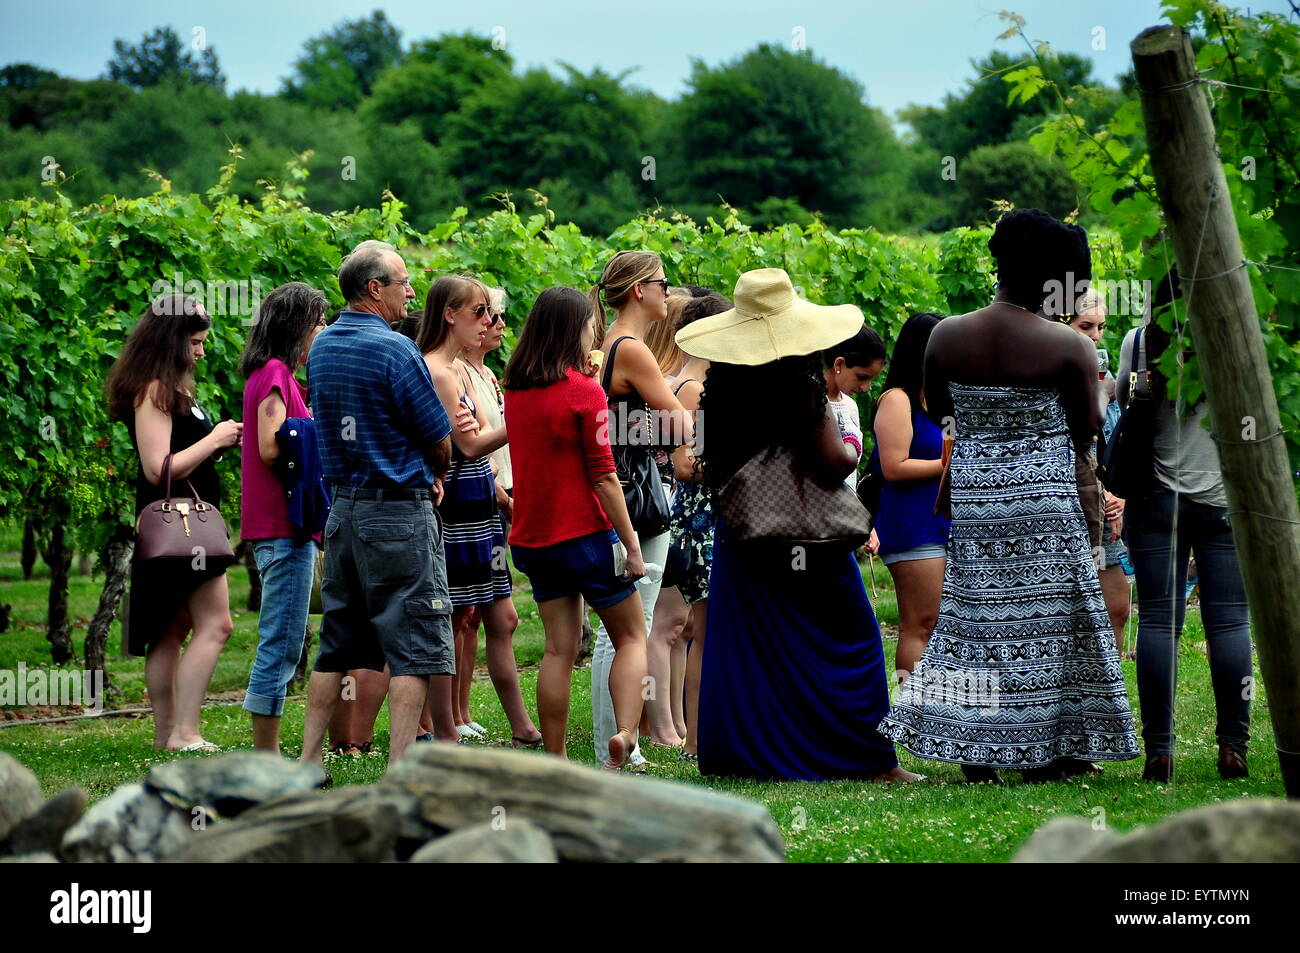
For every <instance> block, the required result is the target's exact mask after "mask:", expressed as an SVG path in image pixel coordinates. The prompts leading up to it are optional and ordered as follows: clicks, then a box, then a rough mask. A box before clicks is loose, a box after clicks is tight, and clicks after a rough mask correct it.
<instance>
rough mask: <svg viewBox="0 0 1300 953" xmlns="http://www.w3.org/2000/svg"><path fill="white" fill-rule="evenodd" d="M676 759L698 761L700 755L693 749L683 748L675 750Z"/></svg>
mask: <svg viewBox="0 0 1300 953" xmlns="http://www.w3.org/2000/svg"><path fill="white" fill-rule="evenodd" d="M677 760H678V761H688V762H694V761H699V760H700V756H699V755H698V754H696V753H695V752H693V751H687V750H686V749H685V748H683V749H682V750H681V751H678V752H677Z"/></svg>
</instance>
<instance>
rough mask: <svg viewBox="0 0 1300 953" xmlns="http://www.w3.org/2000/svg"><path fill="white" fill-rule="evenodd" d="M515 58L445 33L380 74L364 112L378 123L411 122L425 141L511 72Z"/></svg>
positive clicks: (477, 38)
mask: <svg viewBox="0 0 1300 953" xmlns="http://www.w3.org/2000/svg"><path fill="white" fill-rule="evenodd" d="M513 66H514V59H513V58H512V57H511V56H510V54H509V53H507V52H506V51H505V50H502V49H497V48H496V47H494V46H493V44H492V43H491V41H489V40H487V39H485V38H484V37H481V36H475V35H474V34H472V33H464V34H445V35H443V36H441V37H439V38H438V39H436V40H423V41H421V42H419V43H417V44H415V45H414V46H413V47H412V48H411V51H410V52H409V53H407V55H406V58H405V59H404V60H403V61H402V63H401V65H400V66H396V67H394V68H393V69H390V70H387V71H385V72H384V73H382V74H380V76H379V78H378V80H376V81H375V86H374V92H373V93H372V95H371V96H370V98H369V99H367V100H366V101H365V104H364V107H363V109H364V110H365V113H366V115H367V117H368V118H370V119H371V120H372V121H373V122H374V123H375V124H376V125H378V124H387V123H398V122H402V121H403V120H406V119H413V120H415V122H416V123H417V125H418V126H419V128H420V132H421V133H423V135H424V138H425V139H427V140H428V141H429V142H432V143H436V142H438V140H439V139H440V138H441V137H442V126H443V123H444V121H445V120H446V118H447V117H448V116H449V115H451V114H452V113H454V112H456V110H457V109H459V108H460V105H461V103H462V102H463V101H464V100H466V99H468V98H469V97H470V96H471V95H472V94H473V93H475V92H477V91H478V90H479V89H480V88H482V87H483V86H486V85H488V84H489V83H491V82H494V81H498V80H502V79H504V78H505V77H507V76H508V75H509V74H510V71H511V69H512V68H513Z"/></svg>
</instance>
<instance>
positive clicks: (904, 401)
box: [880, 387, 912, 412]
mask: <svg viewBox="0 0 1300 953" xmlns="http://www.w3.org/2000/svg"><path fill="white" fill-rule="evenodd" d="M911 408H912V401H911V400H910V399H909V398H908V396H907V391H905V390H903V388H901V387H891V388H889V390H887V391H885V392H884V393H883V394H881V395H880V409H881V411H884V412H894V411H899V410H908V411H910V410H911Z"/></svg>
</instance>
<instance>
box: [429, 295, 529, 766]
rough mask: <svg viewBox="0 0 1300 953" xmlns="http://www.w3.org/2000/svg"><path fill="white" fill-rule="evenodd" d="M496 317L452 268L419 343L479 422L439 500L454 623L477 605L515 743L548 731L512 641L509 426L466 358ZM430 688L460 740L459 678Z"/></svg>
mask: <svg viewBox="0 0 1300 953" xmlns="http://www.w3.org/2000/svg"><path fill="white" fill-rule="evenodd" d="M491 323H492V315H491V306H490V304H489V302H488V290H487V288H486V287H485V286H484V285H483V283H482V282H481V281H479V280H478V279H476V278H471V277H468V276H464V275H446V276H444V277H442V278H439V279H438V280H437V281H435V282H434V283H433V286H432V287H431V288H430V289H429V294H428V297H427V298H426V300H425V308H424V321H423V323H422V324H421V325H420V335H419V338H418V340H417V341H416V345H417V346H418V347H419V348H420V351H421V353H423V354H424V361H425V363H426V364H427V365H428V367H429V373H430V374H431V375H432V377H433V386H434V388H435V389H436V390H437V392H438V396H439V397H440V398H441V399H442V402H443V406H444V407H445V408H446V409H447V413H448V414H449V415H451V414H455V413H456V412H458V411H459V410H460V409H461V408H462V407H464V408H468V409H469V410H470V411H472V412H473V413H474V414H475V416H476V417H477V419H478V422H479V426H480V430H479V431H478V432H477V433H460V432H456V433H453V434H452V438H451V439H452V463H451V468H450V469H449V470H448V471H447V475H446V477H444V478H443V498H442V502H441V503H440V504H439V506H438V512H439V513H440V515H441V516H442V521H443V547H444V551H445V552H446V556H447V584H448V589H449V591H450V595H451V603H452V606H453V612H452V630H453V631H454V632H456V633H457V634H458V635H460V634H461V633H462V632H463V631H465V630H466V628H467V627H466V625H465V622H466V618H467V617H468V616H469V615H470V613H471V612H472V611H473V609H474V608H475V607H477V608H478V611H479V613H480V615H481V618H482V620H483V628H484V630H485V632H486V634H487V657H488V671H489V674H490V675H491V677H492V685H493V687H494V688H495V689H496V692H497V697H498V698H500V699H501V707H502V708H504V709H505V713H506V718H507V719H508V720H509V722H510V733H511V736H512V737H513V738H514V739H515V742H516V744H524V745H534V744H540V743H541V732H539V731H538V730H537V728H536V726H535V725H534V724H533V720H532V718H531V717H530V716H529V714H528V710H527V709H526V708H525V707H524V700H523V695H522V694H521V693H520V691H519V670H518V668H517V666H516V664H515V657H514V646H513V645H512V643H511V639H512V638H513V636H514V632H515V629H516V628H517V627H518V625H519V614H518V613H517V612H516V611H515V606H514V602H513V601H512V600H511V598H510V571H509V569H508V568H507V566H506V560H505V535H504V533H503V532H502V527H501V517H500V512H499V510H498V507H497V499H496V485H495V483H494V481H493V478H492V465H491V462H490V460H489V454H491V453H492V452H493V451H494V450H498V449H500V448H501V447H503V446H505V443H506V428H505V425H504V424H502V425H501V426H499V427H495V428H493V429H491V430H489V429H487V418H486V417H485V416H484V414H483V411H482V409H481V408H479V406H478V403H477V402H476V401H475V399H474V390H473V384H472V382H471V379H470V376H469V375H470V371H469V369H468V368H467V367H466V366H465V364H464V363H463V362H462V361H461V356H462V355H463V354H464V352H465V351H466V350H467V349H468V348H471V347H478V346H480V345H481V344H482V343H483V340H484V338H485V337H486V335H487V332H488V328H489V327H490V325H491ZM457 655H458V656H459V655H460V653H459V652H458V653H457ZM458 669H459V671H458V679H465V678H472V677H473V674H474V673H473V670H472V668H471V669H469V670H465V669H466V666H464V665H461V666H458ZM433 681H437V680H436V679H435V680H433ZM430 692H431V694H430V706H431V707H432V709H433V719H434V726H435V733H436V734H438V736H439V737H441V738H443V739H445V740H448V741H453V740H458V738H459V733H458V732H457V731H456V717H455V709H456V705H455V698H456V685H455V683H454V682H453V683H452V684H449V685H447V686H446V687H445V689H444V688H443V687H442V686H432V685H431V688H430ZM444 696H445V697H444Z"/></svg>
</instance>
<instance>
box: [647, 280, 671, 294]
mask: <svg viewBox="0 0 1300 953" xmlns="http://www.w3.org/2000/svg"><path fill="white" fill-rule="evenodd" d="M641 284H643V285H659V286H660V287H661V288H662V289H663V292H664V294H668V279H667V278H650V279H648V280H646V281H642V282H641Z"/></svg>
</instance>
